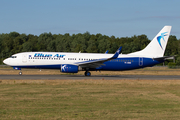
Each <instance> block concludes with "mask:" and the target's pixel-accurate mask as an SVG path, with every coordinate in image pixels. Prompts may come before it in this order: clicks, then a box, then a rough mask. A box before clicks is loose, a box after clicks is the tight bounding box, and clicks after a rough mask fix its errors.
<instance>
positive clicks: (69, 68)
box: [61, 65, 78, 73]
mask: <svg viewBox="0 0 180 120" xmlns="http://www.w3.org/2000/svg"><path fill="white" fill-rule="evenodd" d="M61 72H64V73H77V72H78V66H77V65H61Z"/></svg>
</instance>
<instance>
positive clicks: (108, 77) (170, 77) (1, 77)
mask: <svg viewBox="0 0 180 120" xmlns="http://www.w3.org/2000/svg"><path fill="white" fill-rule="evenodd" d="M87 79H95V80H97V79H102V80H124V79H132V80H180V75H92V76H90V77H87V76H83V75H0V80H87Z"/></svg>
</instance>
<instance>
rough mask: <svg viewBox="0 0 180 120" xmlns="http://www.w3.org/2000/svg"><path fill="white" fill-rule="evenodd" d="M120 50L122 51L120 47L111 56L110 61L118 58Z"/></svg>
mask: <svg viewBox="0 0 180 120" xmlns="http://www.w3.org/2000/svg"><path fill="white" fill-rule="evenodd" d="M121 49H122V46H121V47H119V49H118V50H117V51H116V52H115V53H114V55H113V56H112V58H111V59H116V58H117V57H118V56H119V54H120V52H121Z"/></svg>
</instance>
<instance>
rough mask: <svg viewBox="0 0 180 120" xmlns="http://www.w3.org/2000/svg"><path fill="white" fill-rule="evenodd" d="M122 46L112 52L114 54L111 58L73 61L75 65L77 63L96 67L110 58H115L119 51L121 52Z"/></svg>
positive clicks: (81, 65)
mask: <svg viewBox="0 0 180 120" xmlns="http://www.w3.org/2000/svg"><path fill="white" fill-rule="evenodd" d="M121 49H122V47H119V49H118V50H117V51H116V52H115V53H114V55H113V56H112V57H111V58H103V59H98V60H90V61H83V62H78V63H75V64H76V65H79V66H80V67H82V68H97V67H100V66H102V65H104V64H103V63H104V62H106V61H109V60H112V59H116V58H117V57H118V56H119V53H120V52H121Z"/></svg>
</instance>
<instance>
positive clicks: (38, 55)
mask: <svg viewBox="0 0 180 120" xmlns="http://www.w3.org/2000/svg"><path fill="white" fill-rule="evenodd" d="M64 56H65V55H61V54H55V55H54V56H53V55H52V54H43V53H35V54H34V57H57V58H63V57H64Z"/></svg>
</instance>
